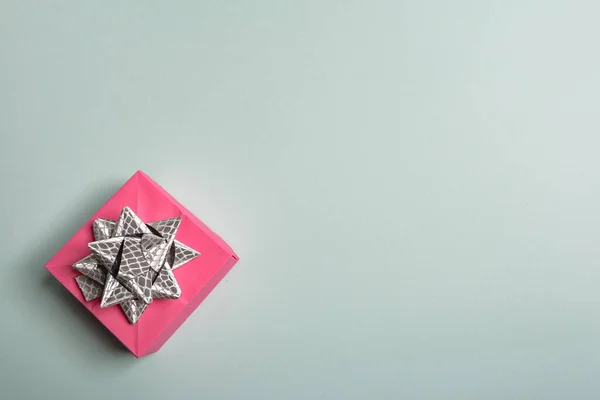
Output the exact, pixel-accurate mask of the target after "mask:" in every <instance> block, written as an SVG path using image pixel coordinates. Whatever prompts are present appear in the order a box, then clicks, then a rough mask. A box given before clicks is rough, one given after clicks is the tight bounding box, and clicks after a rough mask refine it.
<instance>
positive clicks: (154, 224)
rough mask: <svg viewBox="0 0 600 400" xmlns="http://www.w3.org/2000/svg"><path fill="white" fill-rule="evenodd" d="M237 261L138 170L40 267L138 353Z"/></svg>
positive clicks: (152, 346) (174, 325) (157, 344)
mask: <svg viewBox="0 0 600 400" xmlns="http://www.w3.org/2000/svg"><path fill="white" fill-rule="evenodd" d="M238 259H239V258H238V257H237V255H236V254H235V253H234V251H233V250H232V249H231V247H230V246H229V245H227V243H225V241H224V240H223V239H221V238H220V237H219V236H218V235H217V234H215V233H214V232H213V231H211V230H210V229H209V228H208V227H207V226H206V225H205V224H203V223H202V222H201V221H200V220H199V219H198V218H197V217H195V216H194V215H193V214H192V213H191V212H190V211H188V210H187V209H186V208H185V207H183V206H182V205H181V204H180V203H179V202H178V201H177V200H175V199H174V198H173V197H172V196H171V195H170V194H169V193H167V192H166V191H165V190H164V189H163V188H162V187H161V186H159V185H158V184H157V183H156V182H155V181H153V180H152V179H151V178H150V177H149V176H148V175H146V174H145V173H143V172H142V171H138V172H136V173H135V175H133V176H132V177H131V178H130V179H129V180H128V181H127V182H126V183H125V184H124V185H123V186H122V187H121V188H120V189H119V190H118V191H117V192H116V193H115V194H114V195H113V196H112V197H111V198H110V200H108V202H107V203H106V204H105V205H104V206H102V207H101V208H100V210H98V212H97V213H96V214H95V215H94V216H93V217H92V218H91V219H90V220H89V221H88V222H87V223H86V224H85V225H84V226H83V227H82V228H81V229H80V230H79V231H77V233H76V234H75V235H74V236H73V237H72V238H71V239H70V240H69V241H68V242H67V243H66V244H65V245H64V246H63V247H62V248H61V249H60V250H59V251H58V253H56V255H54V257H52V258H51V259H50V261H48V263H47V264H46V265H45V268H46V269H47V270H48V271H49V272H50V273H51V274H52V275H53V276H54V277H55V278H56V279H57V280H58V281H59V282H60V283H61V284H62V285H63V286H64V287H66V288H67V290H69V291H70V292H71V293H72V294H73V296H75V298H76V299H78V300H79V301H80V302H81V303H82V304H83V305H84V306H85V307H86V308H87V309H88V310H89V311H90V312H91V313H92V314H94V315H95V316H96V318H98V320H100V322H102V324H104V326H106V327H107V328H108V329H109V330H110V331H111V332H112V333H113V334H114V335H115V336H116V337H117V338H118V339H119V340H120V341H121V342H122V343H123V345H125V347H126V348H127V349H129V350H130V351H131V352H132V353H133V354H134V355H135V356H136V357H143V356H146V355H148V354H151V353H154V352H156V351H157V350H159V349H160V348H161V346H162V345H163V344H164V343H165V342H166V341H167V340H168V339H169V338H170V337H171V335H173V333H175V331H176V330H177V329H178V328H179V326H180V325H181V324H182V323H183V322H184V321H185V320H186V319H187V317H189V316H190V314H191V313H192V312H193V311H194V310H195V309H196V308H197V307H198V306H199V305H200V303H201V302H202V301H203V300H204V299H205V298H206V296H208V294H209V293H210V292H211V291H212V290H213V289H214V288H215V286H216V285H217V284H218V283H219V281H221V279H223V277H224V276H225V275H226V274H227V272H229V270H230V269H231V268H232V267H233V266H234V264H235V263H236V262H237V261H238Z"/></svg>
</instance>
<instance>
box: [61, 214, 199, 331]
mask: <svg viewBox="0 0 600 400" xmlns="http://www.w3.org/2000/svg"><path fill="white" fill-rule="evenodd" d="M180 223H181V218H180V217H176V218H169V219H164V220H160V221H155V222H151V223H149V224H145V223H144V222H143V221H142V220H141V219H140V218H139V217H138V216H137V215H135V214H134V212H133V211H132V210H131V209H130V208H129V207H125V208H123V211H121V215H120V216H119V219H118V221H111V220H108V219H103V218H99V219H96V220H95V221H94V223H93V230H94V238H95V241H94V242H90V243H89V244H88V247H89V249H90V250H91V252H92V254H90V255H89V256H87V257H85V258H83V259H81V260H79V261H77V262H76V263H75V264H73V268H75V269H76V270H77V271H79V272H81V273H82V274H83V275H80V276H78V277H76V278H75V280H76V281H77V284H78V285H79V287H80V288H81V291H82V293H83V296H84V297H85V299H86V301H91V300H94V299H97V298H99V297H102V300H101V302H100V307H109V306H113V305H116V304H118V305H120V306H121V308H122V309H123V311H124V312H125V315H126V316H127V319H128V320H129V322H130V323H132V324H135V323H136V322H137V320H138V319H139V318H140V316H141V315H142V313H143V312H144V311H145V310H146V307H148V305H149V304H150V303H151V302H152V299H177V298H179V296H180V295H181V289H180V288H179V285H178V284H177V280H176V279H175V276H174V275H173V270H174V269H175V268H178V267H180V266H182V265H183V264H185V263H187V262H188V261H190V260H192V259H194V258H196V257H198V256H199V255H200V253H199V252H197V251H196V250H194V249H192V248H190V247H188V246H186V245H184V244H183V243H181V242H178V241H177V240H175V234H176V233H177V229H178V228H179V224H180Z"/></svg>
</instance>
